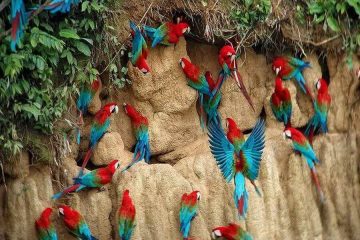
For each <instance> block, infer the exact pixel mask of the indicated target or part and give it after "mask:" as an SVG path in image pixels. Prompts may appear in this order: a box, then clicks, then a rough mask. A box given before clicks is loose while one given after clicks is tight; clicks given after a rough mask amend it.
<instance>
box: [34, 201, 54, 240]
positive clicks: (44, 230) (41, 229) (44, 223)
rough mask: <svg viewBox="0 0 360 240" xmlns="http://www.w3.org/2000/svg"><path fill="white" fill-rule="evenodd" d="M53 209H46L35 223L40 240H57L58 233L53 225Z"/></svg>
mask: <svg viewBox="0 0 360 240" xmlns="http://www.w3.org/2000/svg"><path fill="white" fill-rule="evenodd" d="M51 213H52V209H51V208H45V210H44V211H43V212H42V213H41V215H40V217H39V218H38V219H37V220H36V221H35V227H36V230H37V232H38V236H39V239H40V240H57V239H58V237H57V233H56V229H55V227H54V225H53V224H52V223H51V220H50V216H51Z"/></svg>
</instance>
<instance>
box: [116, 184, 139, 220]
mask: <svg viewBox="0 0 360 240" xmlns="http://www.w3.org/2000/svg"><path fill="white" fill-rule="evenodd" d="M118 214H119V216H121V217H123V218H126V219H132V220H133V219H135V214H136V209H135V205H134V203H133V201H132V199H131V197H130V195H129V190H127V189H126V190H125V191H124V193H123V198H122V202H121V206H120V208H119V212H118Z"/></svg>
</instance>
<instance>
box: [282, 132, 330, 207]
mask: <svg viewBox="0 0 360 240" xmlns="http://www.w3.org/2000/svg"><path fill="white" fill-rule="evenodd" d="M284 138H285V139H286V138H288V139H291V140H292V143H293V147H294V150H295V151H297V152H300V154H301V155H302V156H303V157H304V158H305V160H306V162H307V164H308V166H309V168H310V172H311V176H312V178H313V180H314V183H315V186H316V189H317V191H318V194H319V196H320V200H321V202H323V201H324V193H323V191H322V190H321V187H320V182H319V178H318V176H317V172H316V169H315V164H318V163H320V161H319V159H318V158H317V157H316V155H315V152H314V150H313V149H312V147H311V145H310V143H309V141H308V140H307V139H306V137H305V136H304V135H303V134H302V133H301V132H300V131H299V130H297V129H295V128H286V129H285V130H284Z"/></svg>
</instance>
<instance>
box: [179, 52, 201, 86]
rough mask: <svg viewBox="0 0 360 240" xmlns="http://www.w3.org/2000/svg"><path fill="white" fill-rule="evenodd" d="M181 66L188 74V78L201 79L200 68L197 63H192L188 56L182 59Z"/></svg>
mask: <svg viewBox="0 0 360 240" xmlns="http://www.w3.org/2000/svg"><path fill="white" fill-rule="evenodd" d="M180 64H181V67H182V69H183V71H184V73H185V75H186V77H187V78H189V79H190V80H192V81H194V82H198V81H199V76H200V68H199V67H198V66H196V65H195V64H192V63H191V62H190V61H189V60H187V59H186V58H181V59H180Z"/></svg>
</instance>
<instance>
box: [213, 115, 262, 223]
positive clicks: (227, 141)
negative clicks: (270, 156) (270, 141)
mask: <svg viewBox="0 0 360 240" xmlns="http://www.w3.org/2000/svg"><path fill="white" fill-rule="evenodd" d="M226 121H227V125H228V132H227V135H226V136H225V133H224V130H223V129H222V127H221V124H214V123H210V125H209V127H208V129H209V132H208V135H209V138H210V140H209V142H210V149H211V152H212V154H213V155H214V157H215V160H216V162H217V165H218V166H219V167H220V170H221V172H222V174H223V176H224V178H225V180H226V181H227V182H229V181H230V180H231V179H232V178H234V182H235V190H234V202H235V206H236V208H237V209H238V213H239V217H241V218H245V217H246V212H247V208H248V193H247V190H246V188H245V177H246V178H248V179H249V180H250V181H251V183H252V184H253V185H254V187H255V190H256V192H257V193H258V194H259V195H260V196H261V194H260V190H259V189H258V188H257V186H256V184H255V182H254V181H255V180H256V179H257V177H258V175H259V167H260V161H261V155H262V152H263V149H264V143H265V121H264V120H263V119H259V120H258V121H257V122H256V125H255V127H254V129H253V131H252V132H251V134H250V136H249V137H248V139H247V140H246V141H245V138H244V135H243V133H242V132H241V131H240V129H239V128H238V127H237V125H236V123H235V121H234V120H233V119H231V118H227V119H226Z"/></svg>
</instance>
